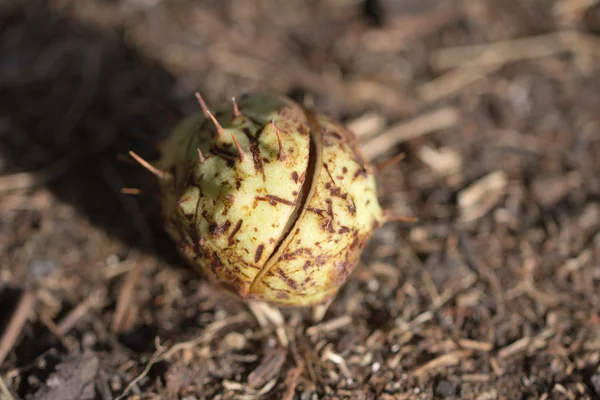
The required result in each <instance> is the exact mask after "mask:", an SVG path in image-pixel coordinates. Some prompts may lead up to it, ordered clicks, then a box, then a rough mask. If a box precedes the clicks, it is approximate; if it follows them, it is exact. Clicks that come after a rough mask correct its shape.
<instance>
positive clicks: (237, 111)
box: [231, 97, 242, 117]
mask: <svg viewBox="0 0 600 400" xmlns="http://www.w3.org/2000/svg"><path fill="white" fill-rule="evenodd" d="M231 102H232V103H233V116H234V117H241V116H242V113H241V112H240V109H239V108H238V105H237V102H236V101H235V97H232V98H231Z"/></svg>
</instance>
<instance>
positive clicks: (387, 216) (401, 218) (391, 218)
mask: <svg viewBox="0 0 600 400" xmlns="http://www.w3.org/2000/svg"><path fill="white" fill-rule="evenodd" d="M383 219H384V223H388V222H418V221H419V218H416V217H409V216H406V215H392V211H391V210H385V211H384V212H383Z"/></svg>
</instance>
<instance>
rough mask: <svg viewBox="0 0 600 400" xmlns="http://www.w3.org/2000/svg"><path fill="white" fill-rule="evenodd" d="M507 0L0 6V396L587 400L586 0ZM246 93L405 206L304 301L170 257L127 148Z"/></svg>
mask: <svg viewBox="0 0 600 400" xmlns="http://www.w3.org/2000/svg"><path fill="white" fill-rule="evenodd" d="M506 3H507V2H506V1H502V0H485V1H472V0H453V1H442V0H427V1H421V2H419V1H414V0H385V1H384V0H365V1H356V0H324V1H310V2H309V1H303V0H289V1H274V0H261V1H256V2H244V1H234V0H223V1H204V2H198V1H191V0H178V1H174V0H154V1H136V0H115V1H101V0H49V1H46V2H43V3H42V2H39V1H35V0H18V1H17V0H8V1H4V2H2V4H1V5H0V14H1V15H2V18H1V19H0V21H2V22H1V23H0V54H2V57H0V90H1V91H2V97H1V98H0V192H1V194H0V304H2V311H1V313H0V359H1V361H0V397H2V398H7V399H12V398H14V399H37V398H50V399H54V398H56V399H58V398H60V399H70V398H89V399H102V400H104V399H141V398H143V399H175V398H182V399H187V400H192V399H217V400H218V399H231V398H236V399H259V398H260V399H263V398H266V399H270V398H273V399H279V398H284V399H287V400H289V399H313V398H319V399H339V398H355V399H376V398H377V399H386V400H388V399H435V398H473V399H502V398H504V399H512V398H535V399H554V398H567V399H594V398H598V396H600V378H599V376H600V370H599V365H600V201H599V199H600V157H599V155H600V133H599V132H600V113H598V105H600V51H599V49H600V45H599V43H600V36H598V32H599V30H598V23H597V21H598V18H597V16H598V10H599V9H600V8H599V6H598V2H597V1H592V0H589V1H588V0H582V1H574V0H557V1H554V2H544V1H529V0H515V1H513V2H510V3H511V7H507V6H506ZM257 90H264V91H269V92H275V93H280V94H283V95H287V96H290V97H292V98H294V99H296V100H298V101H301V102H302V101H307V102H309V103H312V104H313V106H314V108H315V109H318V110H320V111H323V112H327V113H330V114H332V115H334V116H336V118H340V119H342V120H344V121H346V122H348V124H349V125H350V126H352V127H353V128H354V129H355V130H357V132H356V133H357V135H358V136H359V137H360V140H361V144H360V146H361V149H362V150H363V151H364V155H365V157H366V158H368V159H369V160H370V161H371V162H373V165H377V166H379V167H380V168H379V169H378V174H377V176H376V179H377V189H378V193H377V194H378V198H379V199H380V201H381V204H382V207H383V208H385V209H386V210H391V212H393V213H394V214H395V215H410V216H415V217H417V218H418V221H417V222H414V223H410V224H405V223H390V224H387V225H385V226H383V227H382V228H381V229H379V230H377V231H376V232H375V233H374V235H373V237H372V240H370V242H369V244H368V246H367V247H366V249H365V251H364V253H363V254H362V256H361V259H360V263H359V265H358V266H357V268H356V269H355V270H354V272H353V274H352V275H351V276H349V278H348V280H347V283H346V284H345V285H344V287H343V289H342V290H341V291H340V292H339V294H338V295H337V296H336V297H335V298H334V299H333V300H332V301H331V302H330V303H328V304H325V305H323V306H321V307H319V308H316V309H314V310H310V309H307V310H304V309H293V308H290V309H281V310H279V309H275V308H272V307H266V306H264V305H260V304H253V305H249V304H246V303H244V302H241V301H239V300H238V299H237V298H235V297H232V296H230V295H229V294H227V293H224V292H222V291H220V290H217V289H216V288H215V287H214V286H212V285H211V284H209V283H208V282H207V281H206V279H205V278H204V277H203V276H200V275H199V274H197V273H196V272H194V271H193V270H191V269H190V268H189V267H187V266H186V265H185V263H184V262H183V261H182V259H181V258H180V257H179V255H178V252H177V249H176V248H175V247H174V244H173V243H172V241H171V240H170V239H169V238H168V237H167V235H166V234H165V233H164V231H163V229H162V221H161V220H160V214H159V212H158V210H159V207H158V203H157V201H156V200H157V199H155V198H153V196H151V195H149V194H150V193H155V192H156V187H155V181H156V180H155V179H153V178H154V177H153V176H152V175H151V174H147V173H146V172H145V171H143V170H142V169H141V168H139V167H138V166H137V165H136V164H135V163H134V161H133V160H132V159H131V158H130V157H129V156H128V154H127V152H128V151H129V150H131V149H136V152H138V151H139V154H143V155H144V156H147V157H148V159H153V158H154V157H152V156H153V155H156V151H157V146H156V144H157V143H158V142H159V141H160V140H162V139H164V138H165V137H166V135H168V134H169V132H170V131H171V129H172V128H173V127H174V126H175V125H176V124H177V123H178V122H179V121H180V120H181V118H182V117H184V116H186V115H189V114H191V113H192V112H196V110H197V107H198V104H197V103H196V99H195V97H194V93H195V92H200V93H202V95H203V96H204V99H205V100H206V103H207V104H218V103H222V102H224V101H231V96H234V95H236V96H237V95H238V93H240V92H244V91H247V92H250V91H257ZM239 100H240V99H239V98H238V99H237V101H239ZM285 150H286V152H285V155H286V156H289V153H288V152H287V149H285ZM367 153H368V154H367ZM275 156H276V155H275ZM402 158H403V159H402ZM401 159H402V160H401ZM400 160H401V161H400ZM399 161H400V162H399ZM123 188H137V189H138V190H137V191H131V190H125V191H122V190H123Z"/></svg>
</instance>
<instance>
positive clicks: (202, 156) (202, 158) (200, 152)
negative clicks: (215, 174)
mask: <svg viewBox="0 0 600 400" xmlns="http://www.w3.org/2000/svg"><path fill="white" fill-rule="evenodd" d="M198 159H199V160H200V164H204V161H206V158H204V154H202V151H200V147H198Z"/></svg>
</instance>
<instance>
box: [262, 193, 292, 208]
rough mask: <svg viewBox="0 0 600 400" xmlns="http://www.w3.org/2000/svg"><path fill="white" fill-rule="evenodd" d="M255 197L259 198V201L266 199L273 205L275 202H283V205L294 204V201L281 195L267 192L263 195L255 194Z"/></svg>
mask: <svg viewBox="0 0 600 400" xmlns="http://www.w3.org/2000/svg"><path fill="white" fill-rule="evenodd" d="M255 199H256V200H260V201H268V202H269V203H270V204H271V205H273V206H274V205H275V204H276V203H281V204H285V205H288V206H294V205H295V203H294V202H293V201H289V200H285V199H282V198H281V197H277V196H273V195H272V194H267V195H266V196H265V197H263V196H256V197H255Z"/></svg>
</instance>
